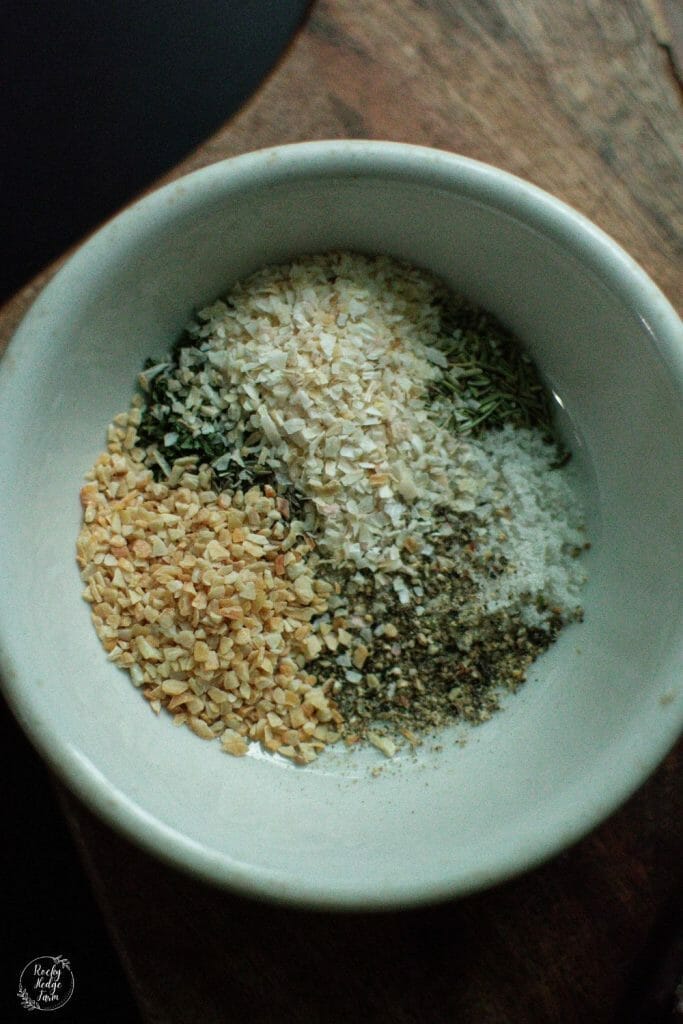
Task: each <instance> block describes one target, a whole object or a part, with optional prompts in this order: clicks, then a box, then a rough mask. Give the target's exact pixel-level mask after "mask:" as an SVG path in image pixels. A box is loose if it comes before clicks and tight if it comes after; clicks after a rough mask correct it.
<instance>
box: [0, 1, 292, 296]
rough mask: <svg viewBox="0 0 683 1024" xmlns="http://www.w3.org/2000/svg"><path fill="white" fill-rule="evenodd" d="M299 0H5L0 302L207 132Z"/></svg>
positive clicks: (248, 87)
mask: <svg viewBox="0 0 683 1024" xmlns="http://www.w3.org/2000/svg"><path fill="white" fill-rule="evenodd" d="M307 7H308V2H307V0H145V2H144V3H140V2H139V0H41V2H36V0H5V3H4V4H3V7H2V16H3V17H2V23H3V31H2V33H1V34H0V154H1V155H0V194H1V195H2V221H1V223H0V236H1V237H2V252H3V259H2V266H1V267H0V271H1V276H0V301H2V300H3V299H5V298H7V297H8V296H9V295H11V294H12V293H13V292H14V291H16V290H17V289H18V288H19V287H21V285H22V284H24V283H25V282H26V281H27V280H28V279H30V278H31V277H32V276H33V275H34V274H36V273H37V272H38V271H39V270H40V269H41V268H42V267H43V266H45V264H46V263H48V262H50V261H51V260H52V259H54V258H55V257H57V256H59V255H60V253H61V252H62V251H63V250H64V249H65V248H67V247H68V246H69V245H71V244H72V243H74V242H76V241H78V240H79V239H80V238H81V237H82V236H83V235H84V234H85V233H86V232H87V231H89V230H90V229H91V228H93V227H94V226H96V225H97V224H99V223H100V221H102V220H103V219H104V218H106V217H107V216H109V215H110V214H112V213H113V212H115V211H116V210H117V209H118V207H120V206H121V205H122V204H123V203H125V202H126V201H127V200H129V199H130V198H131V197H133V196H134V195H135V194H136V193H137V192H139V191H140V190H141V189H143V188H144V187H145V186H147V185H149V184H150V183H151V182H153V181H154V180H155V178H157V177H158V176H159V175H161V174H163V173H164V172H165V171H167V170H168V169H169V168H171V167H172V166H173V165H174V164H176V163H177V162H178V161H179V160H180V159H181V158H182V157H183V156H185V155H186V154H187V153H188V152H189V151H190V150H191V149H192V148H193V147H195V146H196V145H198V144H199V143H200V142H201V141H202V140H204V139H205V138H206V137H207V135H209V134H210V133H211V132H213V131H214V130H216V129H217V128H218V127H219V126H220V124H221V123H222V122H224V121H225V120H226V119H227V118H228V117H230V115H231V114H233V113H234V112H235V111H236V110H237V109H238V107H240V106H241V105H242V103H243V102H244V101H245V99H246V98H247V97H248V96H249V95H250V94H251V93H252V92H253V90H254V89H255V88H256V86H257V85H258V84H259V82H260V81H261V80H262V78H263V77H264V75H265V74H266V73H267V72H268V71H269V70H270V68H271V67H272V65H273V63H274V62H275V60H276V59H277V57H278V56H279V55H280V53H281V52H282V50H283V48H284V46H285V45H286V43H287V42H288V41H289V39H290V38H291V36H292V34H293V32H294V31H295V29H296V28H297V26H298V25H299V24H300V22H301V20H302V18H303V16H304V14H305V12H306V9H307Z"/></svg>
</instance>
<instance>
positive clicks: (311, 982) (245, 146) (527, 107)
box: [0, 0, 683, 1024]
mask: <svg viewBox="0 0 683 1024" xmlns="http://www.w3.org/2000/svg"><path fill="white" fill-rule="evenodd" d="M672 11H673V6H672V5H671V4H670V2H669V0H618V2H616V0H553V2H552V3H548V2H547V0H515V2H513V0H458V2H455V0H393V2H391V3H390V2H388V0H325V2H318V3H317V4H315V5H314V7H313V9H312V13H311V16H310V19H309V21H308V23H307V25H306V26H305V28H304V29H303V30H302V31H301V33H300V34H299V36H298V37H297V39H296V40H295V42H294V44H293V45H292V46H291V48H290V50H289V51H288V53H287V54H286V57H285V59H284V60H283V61H282V62H281V64H280V66H279V67H278V68H277V69H276V70H275V72H274V73H273V74H272V75H271V76H270V78H269V79H268V80H267V82H266V83H265V84H264V85H263V87H262V88H261V90H260V91H259V93H258V94H257V95H256V97H255V98H254V99H253V100H252V101H251V102H250V103H249V104H248V105H247V106H246V107H245V108H244V110H243V111H242V112H241V113H240V114H239V116H238V117H237V118H236V119H235V120H233V121H232V122H230V123H228V124H227V125H225V126H224V128H222V129H221V131H219V132H218V133H217V134H216V135H214V136H213V137H212V138H210V139H208V140H207V142H206V144H205V145H203V146H202V147H201V148H200V149H199V150H197V151H196V152H195V153H193V154H192V155H191V157H190V158H189V159H188V160H187V161H185V162H184V163H183V164H182V165H181V166H180V167H179V168H176V169H175V170H174V172H173V175H172V176H175V175H177V174H179V173H182V172H185V171H188V170H190V169H193V168H196V167H199V166H202V165H204V164H207V163H211V162H213V161H215V160H218V159H221V158H223V157H227V156H231V155H233V154H236V153H240V152H243V151H246V150H250V149H255V148H258V147H261V146H267V145H273V144H277V143H283V142H291V141H298V140H304V139H315V138H339V137H348V136H353V137H363V138H384V139H395V140H405V141H410V142H417V143H424V144H427V145H434V146H440V147H443V148H446V149H449V150H453V151H457V152H459V153H463V154H465V155H467V156H471V157H475V158H478V159H481V160H485V161H488V162H490V163H493V164H496V165H498V166H500V167H503V168H505V169H507V170H509V171H512V172H513V173H516V174H519V175H521V176H523V177H525V178H527V179H529V180H531V181H533V182H535V183H536V184H538V185H540V186H542V187H543V188H546V189H548V190H549V191H551V192H553V193H554V194H555V195H557V196H559V197H561V198H562V199H564V200H566V201H567V202H569V203H571V204H572V205H573V206H575V207H576V208H578V209H579V210H581V211H582V212H583V213H585V214H587V215H588V216H589V217H590V218H592V219H593V220H594V221H595V222H596V223H597V224H599V225H600V226H601V227H602V228H603V229H605V230H606V231H607V232H608V233H610V234H611V235H612V236H613V237H614V238H616V239H617V240H618V241H619V242H620V243H621V244H622V245H623V246H624V247H625V248H626V249H627V250H628V251H629V252H630V253H631V254H632V255H633V256H634V257H635V258H636V259H637V260H638V261H639V262H640V263H641V264H642V265H643V266H644V267H645V268H646V270H647V271H648V272H649V273H650V274H651V276H652V277H653V278H654V280H655V281H656V282H657V283H658V284H659V285H660V287H661V288H662V289H663V290H664V292H665V293H666V294H667V295H668V297H669V298H670V300H671V301H672V302H674V303H675V304H678V305H680V303H681V298H682V296H681V293H680V272H681V262H680V257H681V237H682V235H683V208H682V205H681V183H682V181H683V176H682V173H681V152H680V151H681V142H683V131H682V120H681V94H680V83H679V81H678V70H677V69H678V68H680V53H681V52H683V51H681V48H680V38H681V37H680V35H679V34H678V32H679V30H678V29H677V27H676V25H677V23H676V24H674V20H675V18H674V20H672V17H673V16H672V13H671V12H672ZM51 272H52V271H51V270H48V271H47V272H46V274H45V275H43V277H41V278H40V279H39V280H38V281H36V282H34V284H33V285H32V286H31V287H30V288H29V289H27V290H26V292H25V293H22V294H21V295H20V296H17V298H16V299H15V300H13V302H12V303H10V304H9V305H8V306H7V307H6V308H5V309H4V311H3V313H2V316H1V317H0V337H4V338H7V337H8V335H9V334H10V333H11V330H12V329H13V327H14V325H15V324H16V322H17V320H18V318H19V317H20V315H21V314H22V312H23V310H24V309H25V308H26V306H27V305H28V304H29V302H30V301H31V299H32V298H33V296H34V295H35V294H36V291H37V290H38V289H39V288H40V287H41V285H42V284H43V282H44V280H45V279H46V278H47V277H48V276H49V274H50V273H51ZM682 781H683V747H680V746H679V747H678V748H677V749H676V750H675V751H674V752H672V754H671V755H670V756H669V757H668V759H667V760H666V761H665V762H664V764H663V765H662V766H661V767H660V769H659V770H658V771H657V772H656V773H655V774H654V776H653V777H652V778H651V779H650V780H649V781H648V782H647V783H646V784H645V785H644V786H643V787H642V788H641V790H640V791H639V792H638V793H637V794H636V795H635V796H634V797H633V798H632V799H631V800H630V801H629V802H628V803H627V804H626V805H625V807H623V808H622V809H621V810H620V811H619V812H618V813H616V814H615V815H614V816H613V817H612V818H611V819H610V820H609V821H607V822H606V823H604V824H603V825H602V826H601V827H600V828H599V829H597V830H596V831H595V832H594V833H593V834H592V835H590V836H589V837H587V838H586V839H584V840H583V841H582V842H581V843H579V844H578V845H577V846H576V847H574V848H573V849H572V850H570V851H568V852H567V853H565V854H563V855H562V856H561V857H559V858H557V859H555V860H554V861H552V862H551V863H549V864H547V865H545V866H544V867H542V868H540V869H538V870H536V871H534V872H532V873H530V874H528V875H526V876H524V877H522V878H519V879H516V880H514V881H511V882H509V883H507V884H506V885H504V886H501V887H499V888H497V889H495V890H492V891H490V892H486V893H483V894H480V895H477V896H473V897H470V898H468V899H466V900H463V901H461V902H457V903H447V904H443V905H441V906H437V907H432V908H424V909H421V910H412V911H409V912H402V913H390V914H380V915H363V914H347V915H339V914H320V913H305V912H299V911H287V910H283V909H280V908H274V907H271V906H268V905H262V904H258V903H255V902H252V901H250V900H246V899H243V898H240V897H235V896H231V895H228V894H225V893H222V892H218V891H215V890H213V889H211V888H209V887H207V886H204V885H200V884H199V883H196V882H194V881H192V880H190V879H188V878H185V877H184V876H181V875H179V874H177V873H176V872H175V871H172V870H170V869H169V868H167V867H164V866H162V865H160V864H158V863H157V862H156V861H153V860H151V859H150V858H149V857H147V856H146V855H145V854H143V853H141V852H140V851H139V850H137V849H135V848H133V847H132V846H130V845H129V844H128V843H127V842H126V841H124V840H123V839H121V838H119V837H117V836H114V835H113V834H112V833H111V832H110V831H109V830H108V829H107V828H106V827H105V826H104V825H102V824H101V823H99V822H98V821H96V820H95V819H94V818H93V817H92V816H91V815H90V814H89V813H87V812H86V811H85V810H84V809H83V808H82V807H80V805H79V804H78V803H77V802H76V801H75V800H74V799H73V798H72V797H70V796H67V795H66V794H64V801H65V807H66V808H67V810H68V817H69V820H70V822H71V824H72V828H73V829H74V832H75V833H76V835H77V837H78V841H79V843H80V845H81V849H82V851H83V856H84V860H85V862H86V864H87V866H88V870H89V872H90V875H91V878H92V881H93V886H94V889H95V891H96V893H97V895H98V898H99V900H100V902H101V905H102V908H103V910H104V912H105V915H106V918H107V921H108V923H109V925H110V927H111V929H112V932H113V934H114V935H115V937H116V941H117V944H118V947H119V949H120V951H121V953H122V956H123V958H124V960H125V963H126V965H127V968H128V971H129V973H130V977H131V979H132V982H133V985H134V988H135V991H136V993H137V995H138V998H139V1000H140V1002H141V1005H142V1007H143V1010H144V1014H145V1019H146V1020H148V1021H150V1022H168V1024H181V1022H182V1024H194V1022H199V1021H201V1022H203V1024H206V1022H214V1021H216V1022H218V1021H243V1020H244V1021H246V1020H248V1021H250V1022H254V1024H260V1022H263V1024H270V1022H278V1024H279V1022H297V1024H298V1022H301V1024H316V1022H321V1024H328V1022H332V1024H337V1022H346V1021H349V1022H350V1021H354V1022H356V1021H363V1022H378V1024H379V1022H397V1024H413V1022H415V1024H417V1022H420V1024H422V1022H427V1024H431V1022H434V1024H440V1022H464V1024H469V1022H472V1024H499V1022H500V1024H504V1022H505V1024H526V1022H534V1024H536V1022H537V1024H543V1022H548V1024H550V1022H552V1024H583V1022H587V1024H600V1022H619V1024H621V1022H628V1021H643V1022H644V1021H647V1020H653V1021H654V1020H666V1019H673V1018H667V1017H666V1016H664V1013H665V1010H666V1006H667V1000H668V1003H669V1006H670V1005H671V998H672V992H673V987H674V986H675V983H676V977H677V975H676V972H677V971H679V970H680V972H681V974H683V966H681V967H679V966H678V965H677V962H676V955H677V954H676V948H677V947H676V941H677V939H676V936H677V928H680V922H681V919H682V918H683V908H682V906H681V895H682V894H681V881H682V878H681V864H683V786H682V785H681V783H682ZM672 950H673V953H672ZM657 1014H659V1016H657Z"/></svg>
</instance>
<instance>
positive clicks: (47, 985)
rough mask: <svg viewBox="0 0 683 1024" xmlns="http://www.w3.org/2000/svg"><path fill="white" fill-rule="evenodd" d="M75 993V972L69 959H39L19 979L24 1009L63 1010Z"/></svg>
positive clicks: (20, 997) (18, 992)
mask: <svg viewBox="0 0 683 1024" xmlns="http://www.w3.org/2000/svg"><path fill="white" fill-rule="evenodd" d="M73 991H74V976H73V971H72V970H71V964H70V963H69V961H68V960H67V959H66V957H64V956H37V957H36V958H35V959H34V960H31V961H30V962H29V963H27V964H26V966H25V967H24V969H23V971H22V972H21V975H20V976H19V988H18V990H17V998H18V999H19V1002H20V1003H21V1005H22V1007H23V1008H24V1010H59V1009H61V1007H62V1006H65V1005H66V1004H67V1003H68V1002H69V1000H70V999H71V996H72V995H73Z"/></svg>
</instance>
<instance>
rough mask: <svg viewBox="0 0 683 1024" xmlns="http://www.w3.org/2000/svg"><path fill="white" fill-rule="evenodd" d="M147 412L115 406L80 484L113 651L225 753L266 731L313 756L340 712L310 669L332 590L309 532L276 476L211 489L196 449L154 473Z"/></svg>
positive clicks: (271, 744)
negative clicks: (292, 517) (102, 449)
mask: <svg viewBox="0 0 683 1024" xmlns="http://www.w3.org/2000/svg"><path fill="white" fill-rule="evenodd" d="M139 416H140V412H139V408H137V407H136V406H133V408H132V409H131V412H130V413H129V414H127V415H122V416H119V417H117V419H116V421H115V422H114V424H113V425H112V428H111V429H110V433H109V445H108V450H107V452H106V453H104V454H102V455H101V456H100V457H99V458H98V459H97V461H96V463H95V465H94V467H93V469H92V470H91V472H90V474H89V479H90V481H91V482H89V483H87V484H86V485H85V486H84V487H83V489H82V491H81V501H82V504H83V507H84V524H83V527H82V529H81V532H80V535H79V538H78V545H77V555H78V563H79V565H80V567H81V575H82V579H83V582H84V583H85V585H86V586H85V592H84V597H85V599H86V600H87V601H89V602H90V604H91V605H92V618H93V622H94V625H95V628H96V630H97V634H98V636H99V638H100V640H101V641H102V644H103V646H104V648H105V650H106V651H107V654H108V657H109V659H110V660H111V661H113V662H115V663H116V664H117V665H119V666H121V667H123V668H126V669H128V671H129V673H130V676H131V679H132V681H133V683H134V684H135V685H136V686H138V687H141V688H142V691H143V693H144V696H145V697H146V698H147V700H148V701H150V703H151V706H152V708H153V709H154V710H155V711H157V712H158V711H160V710H161V708H162V707H166V708H167V709H168V710H169V711H170V712H171V713H172V714H173V716H174V721H175V723H176V724H178V725H182V724H187V725H189V727H190V728H191V729H192V730H193V732H195V733H196V734H197V735H198V736H200V737H202V738H203V739H214V738H215V737H218V736H220V737H221V739H222V743H223V747H224V749H225V750H226V751H228V752H229V753H231V754H236V755H240V754H244V753H246V751H247V741H248V740H259V741H261V742H262V743H263V745H264V746H265V747H266V748H267V749H268V750H271V751H277V752H278V753H280V754H283V755H285V756H286V757H289V758H292V759H293V760H294V761H296V762H298V763H307V762H309V761H311V760H313V758H314V757H315V756H316V755H317V753H318V752H319V751H320V750H322V749H323V747H324V746H325V744H326V743H330V742H333V741H335V740H336V739H337V738H338V735H339V734H338V731H337V727H338V726H339V725H340V724H341V716H340V715H339V713H338V711H337V710H336V708H335V706H334V702H333V701H331V700H330V699H328V696H327V694H326V692H325V690H324V689H323V688H320V687H318V686H316V685H315V684H316V677H315V675H313V674H311V673H310V672H309V671H308V666H309V664H310V663H311V662H312V661H313V660H314V659H315V657H316V655H317V654H318V653H319V652H320V650H321V647H322V641H321V640H320V639H319V637H318V635H317V632H316V629H315V626H314V625H313V624H312V620H313V618H314V616H316V615H320V614H322V613H324V612H325V611H326V609H327V598H328V596H329V595H330V593H331V592H332V589H333V588H332V586H331V585H330V584H329V583H327V582H325V581H324V580H321V579H318V578H316V576H315V575H314V573H313V570H312V564H313V562H314V560H315V556H312V547H313V545H312V542H311V541H310V539H308V538H306V537H302V536H298V535H297V531H296V529H294V528H292V527H291V526H290V525H289V524H288V522H287V518H286V503H283V502H282V501H281V500H278V498H277V496H276V495H275V492H274V491H273V490H272V488H267V487H266V488H264V489H263V490H262V489H260V488H258V487H253V488H251V489H250V490H249V491H248V492H247V493H246V494H242V492H237V493H236V494H234V495H231V494H229V493H223V494H220V495H219V494H216V493H215V492H214V491H212V490H210V489H209V485H210V475H209V471H208V470H207V469H205V468H203V469H199V471H193V470H195V467H194V465H193V463H192V460H188V465H187V467H186V468H185V470H184V472H183V475H182V477H181V479H180V481H179V484H178V486H177V487H175V488H171V487H168V486H167V485H166V484H163V483H156V482H155V481H154V480H153V478H152V474H151V472H150V471H149V470H148V469H146V468H145V467H144V465H143V464H142V461H141V460H142V455H143V453H142V451H141V450H140V449H139V448H136V426H137V424H138V421H139Z"/></svg>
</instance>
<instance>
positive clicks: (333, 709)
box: [78, 252, 587, 763]
mask: <svg viewBox="0 0 683 1024" xmlns="http://www.w3.org/2000/svg"><path fill="white" fill-rule="evenodd" d="M140 385H141V390H142V394H141V395H138V396H137V397H136V398H135V399H134V401H133V404H132V406H131V408H130V410H129V412H128V413H127V414H123V415H122V416H120V417H117V419H116V420H115V421H114V423H113V424H112V426H111V428H110V431H109V436H108V450H107V452H106V453H105V454H104V455H102V456H101V457H100V458H99V459H98V461H97V462H96V464H95V466H94V467H93V469H92V471H91V473H90V474H89V480H90V483H88V484H87V485H86V487H84V489H83V492H82V500H83V504H84V508H85V513H84V524H83V528H82V531H81V535H80V537H79V542H78V560H79V564H80V565H81V569H82V575H83V579H84V581H85V583H86V590H85V597H86V599H87V600H88V601H89V602H91V604H92V611H93V619H94V623H95V627H96V629H97V631H98V634H99V636H100V638H101V640H102V642H103V644H104V646H105V649H106V650H107V652H108V655H109V657H110V659H111V660H113V661H115V662H116V663H117V664H119V665H121V666H122V667H124V668H127V669H128V670H129V672H130V674H131V677H132V679H133V682H134V683H135V684H136V685H137V686H140V687H141V688H142V690H143V693H144V695H145V697H146V698H147V699H148V700H149V701H150V703H151V705H152V707H153V708H154V710H156V711H159V710H160V709H161V707H162V706H164V707H166V708H167V709H168V710H169V711H170V712H171V713H172V714H173V715H174V721H175V722H176V723H177V724H183V723H185V724H187V725H189V726H190V727H191V728H192V729H193V730H194V731H195V732H196V733H197V734H198V735H200V736H203V737H205V738H207V739H211V738H213V737H214V736H221V737H222V741H223V746H224V748H225V749H226V750H227V751H228V752H229V753H233V754H242V753H245V752H246V750H247V744H248V741H250V740H258V741H260V742H261V743H263V745H264V746H265V747H266V748H267V749H268V750H271V751H274V752H279V753H281V754H284V755H285V756H288V757H290V758H293V759H294V760H295V761H297V762H299V763H307V762H308V761H310V760H312V759H313V758H314V757H315V756H316V755H317V754H318V753H319V752H320V751H321V750H322V749H323V748H324V747H325V745H326V744H327V743H330V742H334V741H335V740H337V739H339V738H340V737H344V738H345V739H346V741H347V742H349V743H351V744H353V743H355V742H357V741H358V739H359V738H364V737H365V738H367V739H368V740H370V742H372V743H374V745H375V746H377V747H378V748H379V749H380V750H382V751H383V752H384V753H385V754H387V755H391V754H393V753H394V752H395V750H396V744H397V742H398V743H401V742H404V741H407V742H408V743H410V744H412V745H415V744H417V743H418V742H419V739H420V735H421V734H423V733H424V732H426V731H429V730H432V729H435V728H439V727H441V726H443V725H445V724H448V723H450V722H454V721H458V720H462V719H465V720H468V721H473V722H474V721H482V720H483V719H485V718H487V717H489V715H490V714H491V712H492V711H493V710H495V709H496V708H497V707H498V704H499V695H500V693H501V691H502V690H504V689H515V688H516V687H517V686H519V685H520V683H521V682H522V681H523V680H524V678H525V675H526V671H527V668H528V666H529V665H530V664H531V663H532V662H533V661H534V659H535V658H536V657H537V656H538V655H539V654H540V653H541V652H542V651H543V650H545V649H546V648H547V647H548V646H549V645H550V644H551V643H552V642H553V640H554V639H555V638H556V636H557V635H558V633H559V631H560V630H561V629H562V628H563V627H564V626H565V625H567V624H568V623H569V622H571V621H573V620H577V619H580V618H581V615H582V612H581V608H580V605H579V597H580V589H581V586H582V584H583V582H584V579H585V573H584V571H583V568H582V567H581V565H580V559H579V558H578V556H579V555H580V554H581V552H582V551H583V549H584V548H585V547H586V546H587V544H586V538H585V531H584V528H583V525H582V511H581V509H580V507H579V505H578V504H577V501H576V498H575V495H574V493H573V491H572V488H571V486H570V485H569V482H568V480H567V477H566V473H565V471H564V469H563V465H564V463H565V462H566V459H567V453H566V452H564V451H563V450H562V449H561V447H560V446H559V445H558V443H557V442H556V441H555V440H554V437H553V432H552V423H551V417H550V412H549V407H548V401H547V396H546V392H545V389H544V387H543V384H542V382H541V381H540V379H539V377H538V375H537V373H536V371H535V368H534V366H533V363H532V362H531V360H530V359H529V357H528V355H527V354H526V353H525V352H524V349H523V347H522V346H520V345H519V343H518V342H517V340H516V339H515V338H514V337H513V336H512V335H511V334H510V333H509V332H508V331H506V330H505V329H504V328H503V327H502V326H501V325H499V324H498V323H497V321H496V320H495V319H494V318H493V317H491V316H490V315H489V314H488V313H485V312H484V311H482V310H479V309H477V308H476V307H474V306H472V305H471V304H470V303H468V302H467V301H465V300H464V299H462V298H461V297H458V296H454V295H452V294H451V293H450V291H449V290H448V289H447V288H446V287H445V285H444V284H443V283H442V282H440V281H438V280H436V279H435V278H434V277H432V276H431V275H430V274H428V273H426V272H424V271H422V270H419V269H417V268H415V267H411V266H408V265H407V264H405V263H401V262H399V261H397V260H394V259H392V258H390V257H387V256H366V255H359V254H353V253H345V252H341V253H340V252H333V253H326V254H323V255H316V256H310V257H304V258H300V259H298V260H295V261H293V262H291V263H287V264H281V265H278V266H275V267H267V268H265V269H263V270H260V271H258V272H256V273H255V274H252V275H251V276H250V277H248V278H246V279H245V280H244V281H242V282H238V283H237V284H236V285H235V286H234V287H233V288H232V290H231V291H230V292H229V294H228V295H226V296H225V297H224V298H222V299H220V300H218V301H217V302H215V303H213V304H212V305H211V306H209V307H207V308H206V309H203V310H200V311H198V313H197V314H196V316H195V317H194V319H193V320H192V322H191V323H190V324H189V325H188V327H187V329H186V331H185V332H184V333H183V335H182V337H181V338H180V339H179V341H178V342H177V344H176V345H175V346H174V348H173V349H172V350H171V351H170V352H169V354H168V355H167V356H165V357H164V358H163V359H161V360H156V361H155V360H149V361H148V363H147V364H146V366H145V368H144V370H143V373H142V374H141V376H140Z"/></svg>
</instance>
